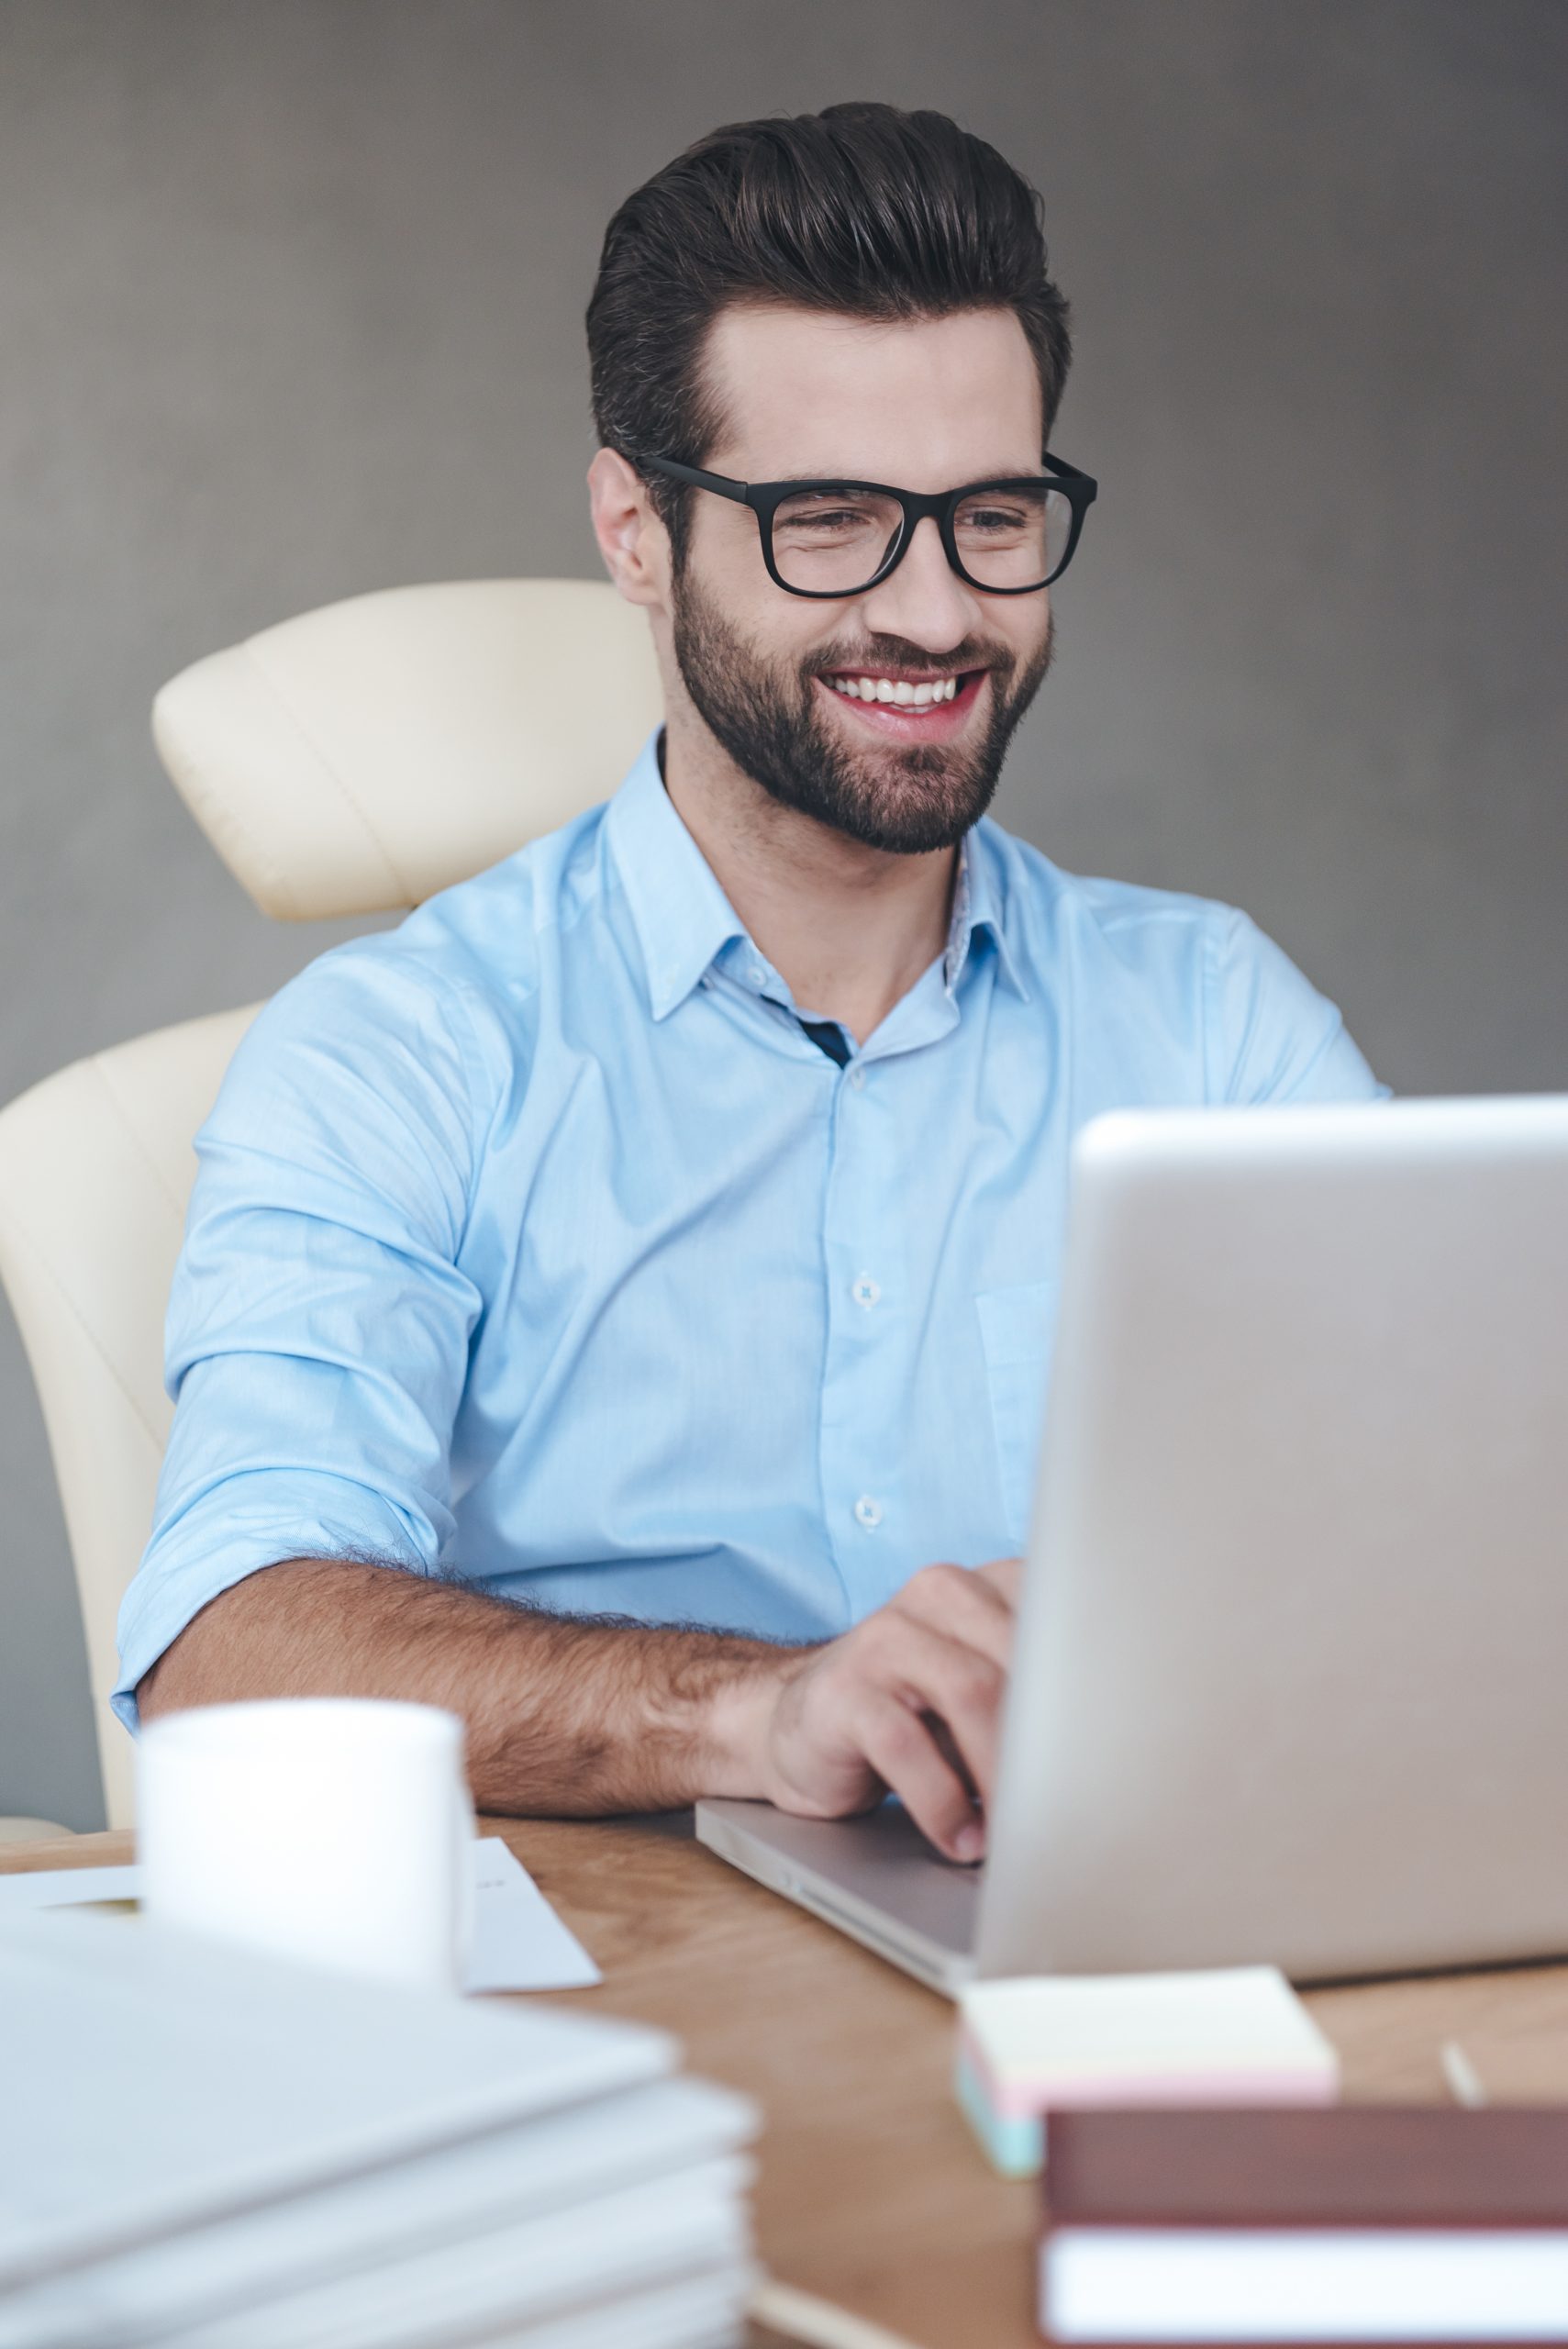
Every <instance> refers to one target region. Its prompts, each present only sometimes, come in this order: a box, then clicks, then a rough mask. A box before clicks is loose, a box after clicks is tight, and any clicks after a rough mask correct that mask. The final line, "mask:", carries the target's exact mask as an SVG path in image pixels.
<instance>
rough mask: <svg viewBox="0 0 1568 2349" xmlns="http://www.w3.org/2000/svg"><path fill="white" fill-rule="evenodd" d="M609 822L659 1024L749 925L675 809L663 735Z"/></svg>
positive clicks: (648, 746)
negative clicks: (662, 768)
mask: <svg viewBox="0 0 1568 2349" xmlns="http://www.w3.org/2000/svg"><path fill="white" fill-rule="evenodd" d="M606 825H607V828H608V831H609V838H610V847H611V852H612V853H613V855H614V857H615V861H616V870H617V873H618V874H619V876H620V884H621V887H622V888H623V889H624V890H625V892H626V901H627V904H628V907H630V910H631V919H632V926H633V928H634V929H635V930H636V931H637V942H638V945H639V947H640V948H641V950H642V967H643V970H644V972H645V973H646V974H647V979H648V1007H649V1009H650V1010H651V1012H652V1014H653V1017H654V1019H667V1018H668V1017H669V1015H670V1013H671V1012H672V1011H673V1010H674V1008H675V1007H676V1005H677V1004H681V1003H684V1001H685V999H686V997H687V996H689V995H690V993H691V991H692V989H693V988H694V987H695V985H696V983H697V981H698V980H699V979H700V978H701V977H702V974H703V973H704V972H705V971H706V969H707V967H708V965H709V963H711V962H712V961H713V958H714V956H715V955H716V954H717V952H718V951H719V949H720V947H721V946H723V945H724V944H725V942H726V941H727V940H728V939H731V938H743V937H744V936H745V934H746V931H745V925H744V924H743V923H742V921H741V919H740V915H739V914H738V913H737V912H736V910H735V908H734V907H733V906H732V905H731V904H730V902H729V900H728V897H727V896H725V894H724V892H723V890H722V889H721V888H720V887H719V885H718V883H717V880H716V879H715V877H714V872H713V867H712V866H711V865H710V864H709V863H708V861H707V859H706V857H705V856H704V854H703V852H702V851H701V849H700V848H698V846H697V844H696V842H695V840H693V838H692V836H691V834H690V832H688V831H687V829H686V828H685V826H684V824H683V823H682V821H681V819H680V818H679V816H677V815H676V813H675V810H674V808H673V806H672V805H671V802H670V795H669V793H668V792H667V791H666V790H665V788H664V778H663V776H662V774H660V772H659V736H658V734H657V733H654V734H651V735H650V737H649V739H648V740H647V741H646V742H645V743H644V744H643V747H642V751H641V754H640V756H639V759H638V761H637V763H636V765H635V766H634V767H633V768H632V770H631V773H630V774H628V776H627V779H626V781H625V782H624V783H623V784H622V785H621V787H620V789H619V790H618V791H617V794H616V796H615V797H614V798H613V799H612V800H611V802H610V807H609V814H608V816H607V817H606Z"/></svg>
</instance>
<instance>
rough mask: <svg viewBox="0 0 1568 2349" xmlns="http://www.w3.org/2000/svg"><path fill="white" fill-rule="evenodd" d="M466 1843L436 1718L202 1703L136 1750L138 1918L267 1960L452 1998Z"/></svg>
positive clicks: (371, 1702) (442, 1725)
mask: <svg viewBox="0 0 1568 2349" xmlns="http://www.w3.org/2000/svg"><path fill="white" fill-rule="evenodd" d="M472 1842H473V1805H472V1803H471V1801H470V1799H469V1794H468V1787H467V1782H466V1780H465V1778H464V1775H463V1727H462V1721H461V1720H458V1718H457V1716H456V1714H455V1713H446V1712H440V1711H438V1710H437V1709H436V1708H435V1707H434V1706H431V1705H405V1704H395V1703H391V1702H384V1701H382V1700H380V1699H373V1698H361V1697H285V1698H273V1699H271V1700H268V1701H265V1702H257V1703H253V1704H241V1705H210V1706H205V1707H202V1708H200V1709H197V1710H195V1711H194V1712H185V1713H169V1714H166V1715H164V1717H163V1718H162V1719H161V1720H155V1721H152V1722H150V1724H149V1725H148V1727H147V1728H146V1729H145V1730H144V1731H142V1733H141V1737H140V1740H139V1744H138V1748H137V1847H138V1856H139V1860H140V1863H141V1899H142V1906H143V1909H145V1911H146V1913H147V1914H148V1915H149V1916H150V1917H152V1918H154V1919H156V1920H158V1921H159V1922H160V1923H162V1924H169V1925H177V1926H180V1927H182V1928H184V1929H186V1930H188V1931H190V1932H199V1933H206V1934H209V1935H212V1936H214V1937H216V1938H217V1939H220V1940H224V1941H233V1942H243V1943H247V1944H249V1946H250V1947H251V1948H253V1949H257V1950H262V1951H267V1952H269V1953H271V1954H273V1955H275V1956H278V1957H289V1958H296V1959H298V1960H300V1961H301V1962H302V1963H304V1964H306V1965H322V1966H328V1967H331V1968H332V1969H333V1970H335V1971H338V1972H344V1973H350V1974H361V1975H370V1976H374V1977H375V1978H377V1979H378V1980H381V1981H384V1982H399V1983H403V1984H406V1985H409V1986H412V1987H421V1988H427V1989H437V1990H447V1991H451V1990H456V1989H458V1988H460V1987H461V1986H462V1968H463V1964H464V1961H465V1958H466V1956H467V1945H468V1942H469V1939H470V1935H471V1933H472V1928H473V1857H472V1851H471V1846H472Z"/></svg>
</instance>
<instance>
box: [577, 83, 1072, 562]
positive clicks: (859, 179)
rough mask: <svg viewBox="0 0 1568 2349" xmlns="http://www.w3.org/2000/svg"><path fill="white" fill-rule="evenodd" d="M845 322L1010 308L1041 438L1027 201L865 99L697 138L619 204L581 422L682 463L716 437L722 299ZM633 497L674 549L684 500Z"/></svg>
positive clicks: (611, 441) (1050, 406)
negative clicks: (664, 528)
mask: <svg viewBox="0 0 1568 2349" xmlns="http://www.w3.org/2000/svg"><path fill="white" fill-rule="evenodd" d="M747 301H751V302H756V301H771V302H781V303H790V304H795V305H797V306H800V307H801V308H803V309H811V310H836V311H840V312H843V313H845V314H847V315H849V316H851V317H862V318H937V317H951V315H952V314H953V313H954V312H955V311H961V310H983V309H987V310H988V309H1010V310H1012V311H1013V312H1014V313H1015V314H1016V315H1017V317H1018V323H1019V325H1020V326H1021V327H1022V328H1023V330H1024V333H1025V335H1026V337H1027V338H1028V340H1029V349H1030V351H1032V353H1033V355H1034V362H1035V365H1036V367H1037V368H1038V370H1039V373H1040V398H1041V402H1042V406H1043V411H1044V418H1045V431H1046V434H1047V435H1048V436H1049V433H1050V430H1051V424H1052V422H1053V420H1054V418H1055V415H1056V410H1057V406H1058V405H1059V403H1060V401H1061V398H1062V385H1063V384H1064V382H1065V380H1066V376H1067V368H1068V363H1069V361H1070V360H1071V357H1072V342H1071V340H1070V338H1069V335H1068V329H1067V305H1066V302H1065V301H1064V300H1063V298H1062V295H1061V294H1060V293H1059V292H1058V291H1057V289H1056V287H1055V286H1054V285H1053V284H1051V278H1050V276H1049V275H1048V274H1047V266H1046V251H1045V239H1044V237H1043V235H1042V234H1041V230H1040V197H1039V196H1038V195H1036V193H1035V191H1034V189H1033V188H1031V187H1030V185H1029V182H1028V181H1027V180H1025V179H1024V178H1023V177H1022V176H1021V175H1020V174H1019V173H1018V172H1016V171H1015V170H1014V169H1013V167H1012V165H1011V164H1010V163H1009V162H1007V161H1005V159H1004V158H1003V157H1002V156H1001V155H999V154H998V153H997V152H996V150H995V147H990V146H988V145H987V144H986V142H985V140H984V139H977V138H975V136H974V135H973V132H972V131H968V130H961V129H960V128H959V126H958V125H957V123H956V122H952V121H950V120H949V118H948V117H947V116H946V115H945V114H934V113H930V112H929V111H925V110H922V111H921V112H919V113H917V114H906V113H904V112H902V111H901V109H900V108H898V107H897V106H881V105H877V104H874V103H873V102H870V101H861V102H856V103H854V104H851V105H846V106H828V107H826V108H825V109H824V111H823V112H822V113H821V114H800V115H775V116H770V117H766V118H765V119H763V120H762V121H761V122H737V123H731V124H729V125H728V127H727V128H724V129H722V130H712V131H709V132H708V134H707V136H706V139H698V140H697V142H696V144H695V146H693V147H688V148H687V149H686V150H685V152H684V154H683V155H677V156H676V158H675V160H674V161H673V163H667V164H666V165H665V166H664V168H663V170H662V171H661V172H656V173H654V175H653V177H652V178H651V180H648V181H647V182H645V183H644V184H643V185H642V186H641V187H639V188H638V189H637V190H636V192H635V193H634V194H633V195H628V197H627V199H626V202H625V203H624V204H623V205H622V206H621V207H620V209H619V211H618V212H617V214H616V216H615V217H614V219H613V220H612V221H611V222H610V225H609V228H607V229H606V233H605V243H604V250H603V252H602V253H601V255H600V258H599V274H598V279H597V282H596V283H595V287H594V295H593V299H592V300H591V302H590V303H589V305H588V356H589V362H590V366H591V370H592V380H593V394H594V420H595V424H596V425H597V427H598V430H599V438H600V440H602V441H603V442H604V444H605V446H606V448H609V449H616V450H618V451H620V453H621V455H622V456H624V457H625V458H627V459H628V462H630V463H631V464H633V465H637V464H639V461H640V460H642V459H645V458H648V457H673V458H675V459H677V460H678V461H679V462H681V463H683V464H692V465H700V464H701V463H702V462H703V460H704V459H705V457H706V455H707V453H708V451H709V449H710V447H711V446H712V443H713V441H714V440H715V439H716V438H717V433H718V430H719V427H720V422H721V419H720V418H719V417H717V415H716V414H715V413H714V412H713V407H712V403H711V400H710V399H709V398H708V397H707V396H706V386H705V384H704V381H703V372H702V360H703V348H704V343H705V340H706V335H707V330H708V328H709V327H710V326H711V325H712V323H713V321H714V319H715V318H716V317H717V316H718V314H719V312H720V311H721V310H723V309H725V308H727V307H728V305H729V304H731V303H734V302H747ZM649 488H650V491H651V494H652V495H653V497H654V500H655V502H656V504H657V506H658V508H659V511H660V512H661V513H662V515H663V517H664V518H665V520H666V522H667V523H668V524H669V526H670V530H671V535H672V537H673V540H674V542H675V553H676V559H677V561H679V560H680V559H681V557H682V556H683V555H684V540H685V527H684V524H685V495H686V494H685V493H684V492H682V491H679V490H677V489H675V488H674V487H673V484H670V483H668V482H666V481H664V480H662V478H661V477H659V476H658V475H654V476H652V477H651V478H650V479H649Z"/></svg>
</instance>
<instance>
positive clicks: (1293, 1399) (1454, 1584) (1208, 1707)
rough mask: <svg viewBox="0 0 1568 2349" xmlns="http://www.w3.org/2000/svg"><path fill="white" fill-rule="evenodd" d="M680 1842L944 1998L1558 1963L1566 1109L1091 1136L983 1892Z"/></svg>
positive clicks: (750, 1838) (1375, 1113) (817, 1839)
mask: <svg viewBox="0 0 1568 2349" xmlns="http://www.w3.org/2000/svg"><path fill="white" fill-rule="evenodd" d="M697 1833H698V1835H699V1836H700V1837H701V1839H702V1840H703V1842H706V1843H707V1844H708V1845H710V1846H711V1848H712V1849H713V1850H714V1851H716V1852H717V1853H719V1854H722V1856H723V1857H724V1858H725V1859H727V1860H730V1861H732V1862H733V1863H734V1864H735V1865H737V1866H738V1867H741V1868H744V1869H745V1870H746V1871H747V1873H748V1874H749V1875H751V1876H756V1877H758V1878H759V1879H760V1880H761V1881H762V1883H763V1884H766V1885H770V1886H772V1887H773V1888H774V1889H775V1890H777V1891H779V1892H782V1893H784V1894H786V1895H787V1896H788V1897H789V1898H792V1899H794V1900H796V1901H799V1902H800V1903H801V1904H802V1905H803V1906H804V1907H806V1908H807V1909H813V1910H814V1911H815V1912H816V1913H817V1915H818V1916H821V1917H825V1918H827V1919H828V1920H829V1921H830V1922H831V1923H833V1924H835V1925H838V1926H840V1927H841V1928H842V1929H843V1931H844V1932H849V1933H852V1934H853V1935H854V1936H855V1937H856V1939H857V1940H860V1941H862V1942H864V1943H866V1944H867V1945H868V1946H869V1947H870V1948H872V1949H874V1950H877V1951H879V1952H880V1953H881V1954H883V1955H884V1956H885V1957H888V1958H891V1959H892V1960H893V1961H894V1963H895V1964H896V1965H902V1966H904V1967H906V1969H907V1970H908V1971H909V1972H910V1973H913V1974H916V1975H917V1976H919V1977H920V1978H921V1980H923V1981H926V1982H929V1983H930V1984H932V1985H933V1986H934V1987H937V1988H939V1989H942V1990H946V1991H948V1992H950V1993H951V1992H953V1991H954V1990H956V1989H957V1987H958V1986H959V1985H960V1984H961V1983H962V1982H963V1981H965V1980H966V1979H968V1978H969V1977H970V1976H973V1975H976V1974H979V1975H983V1976H995V1975H1005V1974H1021V1973H1080V1972H1082V1973H1106V1972H1118V1971H1121V1970H1124V1969H1136V1968H1144V1967H1150V1968H1158V1967H1167V1966H1189V1965H1191V1966H1198V1965H1240V1964H1245V1963H1249V1962H1253V1961H1261V1962H1271V1963H1273V1964H1275V1965H1281V1966H1283V1967H1284V1969H1285V1970H1286V1972H1287V1973H1289V1974H1291V1975H1293V1976H1296V1978H1297V1979H1306V1980H1323V1979H1327V1978H1332V1977H1334V1976H1348V1975H1357V1974H1376V1973H1392V1972H1400V1971H1404V1970H1406V1969H1408V1968H1414V1967H1424V1966H1448V1965H1471V1964H1479V1963H1485V1962H1487V1961H1492V1960H1502V1959H1517V1958H1530V1957H1543V1956H1548V1955H1561V1954H1564V1953H1568V1097H1556V1096H1551V1097H1531V1098H1526V1099H1502V1098H1498V1099H1491V1100H1485V1099H1484V1100H1470V1101H1460V1100H1450V1101H1402V1102H1391V1103H1374V1104H1368V1105H1357V1106H1354V1107H1345V1108H1275V1109H1242V1110H1151V1111H1136V1112H1134V1111H1125V1112H1124V1111H1118V1112H1117V1113H1115V1114H1114V1115H1112V1116H1109V1117H1105V1118H1100V1119H1095V1121H1094V1123H1093V1124H1091V1125H1089V1126H1088V1127H1086V1128H1085V1129H1084V1131H1083V1133H1082V1134H1081V1136H1080V1137H1079V1139H1078V1141H1077V1144H1076V1148H1075V1152H1074V1157H1073V1194H1072V1203H1071V1212H1070V1217H1069V1224H1068V1237H1067V1246H1066V1255H1065V1262H1064V1266H1063V1277H1062V1294H1061V1313H1060V1319H1059V1322H1058V1327H1057V1332H1056V1343H1055V1354H1054V1364H1053V1369H1052V1375H1051V1399H1050V1403H1049V1407H1048V1409H1047V1413H1046V1425H1045V1433H1044V1441H1043V1444H1042V1448H1041V1455H1040V1472H1039V1482H1038V1488H1037V1494H1036V1501H1035V1511H1034V1523H1033V1531H1032V1534H1031V1538H1030V1542H1029V1560H1028V1567H1027V1571H1026V1575H1025V1585H1024V1596H1023V1601H1022V1607H1021V1611H1020V1615H1019V1620H1018V1638H1017V1645H1016V1650H1015V1659H1014V1665H1013V1671H1012V1675H1011V1682H1010V1687H1009V1691H1008V1698H1007V1711H1006V1721H1005V1724H1004V1734H1003V1744H1002V1762H1001V1772H1000V1779H999V1785H998V1790H997V1798H996V1802H995V1812H994V1816H993V1818H992V1820H991V1821H990V1836H989V1846H990V1847H989V1853H988V1856H987V1859H986V1863H985V1865H984V1869H983V1870H966V1869H962V1868H959V1867H956V1866H953V1865H950V1864H949V1863H947V1862H945V1861H943V1860H941V1859H940V1858H939V1857H938V1856H937V1855H936V1854H934V1853H933V1852H932V1851H931V1850H930V1848H929V1846H928V1845H927V1844H925V1843H924V1842H923V1841H922V1839H921V1837H920V1836H919V1834H918V1833H917V1831H916V1830H915V1828H914V1827H913V1826H912V1824H911V1823H910V1821H909V1820H907V1818H906V1816H905V1815H904V1814H903V1813H902V1812H901V1811H900V1810H899V1809H897V1808H896V1806H895V1805H892V1804H888V1805H885V1806H884V1809H882V1810H880V1811H878V1812H875V1813H873V1814H872V1815H871V1816H870V1817H868V1818H865V1819H859V1820H841V1821H829V1822H821V1821H816V1820H797V1819H792V1818H788V1817H786V1816H785V1815H784V1813H782V1812H779V1811H775V1810H773V1809H770V1808H769V1807H768V1806H767V1805H765V1804H760V1803H744V1802H705V1803H702V1804H700V1805H699V1806H698V1809H697Z"/></svg>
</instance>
